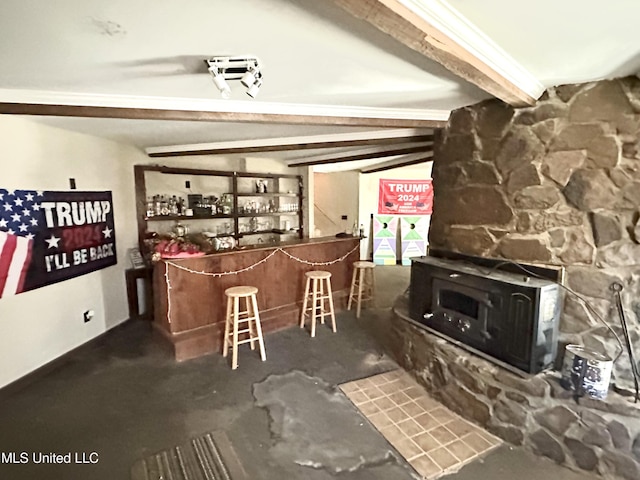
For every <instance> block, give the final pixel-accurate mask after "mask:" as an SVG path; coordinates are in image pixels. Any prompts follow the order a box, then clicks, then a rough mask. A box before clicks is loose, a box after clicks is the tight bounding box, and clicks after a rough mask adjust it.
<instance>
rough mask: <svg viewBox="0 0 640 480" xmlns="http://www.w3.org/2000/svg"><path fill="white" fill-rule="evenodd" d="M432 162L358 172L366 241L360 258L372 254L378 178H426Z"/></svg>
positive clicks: (360, 213) (399, 253)
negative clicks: (372, 218)
mask: <svg viewBox="0 0 640 480" xmlns="http://www.w3.org/2000/svg"><path fill="white" fill-rule="evenodd" d="M432 166H433V162H427V163H421V164H418V165H412V166H409V167H402V168H394V169H392V170H386V171H383V172H376V173H362V174H360V181H359V183H360V195H359V205H360V208H359V217H360V220H359V221H360V223H363V224H364V227H365V235H366V237H367V241H366V242H362V245H361V249H360V258H371V257H372V255H373V250H372V249H373V238H372V236H371V231H370V230H371V215H372V214H374V215H375V214H376V213H377V211H378V186H379V183H380V179H391V180H406V179H410V180H428V179H430V178H431V167H432ZM397 252H398V255H397V259H398V260H399V259H400V258H401V254H402V252H401V250H400V248H398V250H397Z"/></svg>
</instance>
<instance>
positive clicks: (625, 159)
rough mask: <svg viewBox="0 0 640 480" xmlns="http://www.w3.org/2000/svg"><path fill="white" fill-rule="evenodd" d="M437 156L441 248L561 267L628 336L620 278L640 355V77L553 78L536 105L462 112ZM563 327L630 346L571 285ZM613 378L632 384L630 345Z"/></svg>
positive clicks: (611, 350) (436, 238) (593, 343)
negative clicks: (557, 83)
mask: <svg viewBox="0 0 640 480" xmlns="http://www.w3.org/2000/svg"><path fill="white" fill-rule="evenodd" d="M434 160H435V161H434V167H433V181H434V192H435V199H434V213H433V216H432V219H431V228H430V234H429V242H430V245H431V246H432V247H435V248H441V249H446V250H452V251H457V252H462V253H466V254H471V255H478V256H485V257H493V258H506V259H511V260H515V261H520V262H525V263H533V264H551V265H563V266H565V267H566V284H567V286H568V287H570V288H571V289H573V290H574V291H576V292H577V293H578V294H580V295H581V296H582V297H583V298H585V299H586V300H587V301H588V302H589V304H591V305H592V306H593V307H594V309H595V311H596V312H597V313H598V314H599V315H600V316H601V317H602V319H604V320H605V321H606V322H608V323H609V324H610V325H611V326H612V328H613V329H614V330H615V331H616V332H617V333H618V335H619V336H620V337H621V338H622V331H621V327H620V321H619V319H618V315H617V313H616V310H615V305H614V303H613V296H612V292H611V291H610V285H611V284H612V283H613V282H620V283H621V284H622V285H623V286H624V290H623V293H622V295H623V299H624V307H625V312H626V314H627V319H628V322H629V325H630V330H631V332H630V333H631V340H632V342H633V343H634V345H636V351H637V352H638V353H637V357H640V79H638V78H636V77H629V78H625V79H619V80H613V81H602V82H595V83H588V84H582V85H566V86H561V87H557V88H553V89H550V90H549V91H547V92H546V93H545V94H544V96H543V97H542V98H541V99H540V100H539V101H538V103H537V104H536V105H535V106H534V107H531V108H520V109H513V108H511V107H510V106H507V105H505V104H504V103H502V102H500V101H498V100H492V101H487V102H483V103H481V104H479V105H475V106H472V107H467V108H463V109H460V110H457V111H455V112H453V114H452V116H451V118H450V121H449V125H448V128H446V129H445V130H444V131H443V133H442V134H441V135H440V137H439V139H438V140H437V142H436V148H435V155H434ZM560 330H561V340H562V341H564V342H567V343H578V344H582V345H585V346H586V347H588V348H592V349H595V350H598V351H605V352H607V353H608V354H609V355H610V356H612V357H613V356H615V355H616V354H617V353H618V352H619V351H620V348H619V347H618V343H617V341H616V340H615V337H614V336H613V335H612V334H611V332H610V331H609V330H608V329H607V328H606V327H605V326H604V325H603V323H602V322H601V321H600V320H599V319H598V318H597V316H594V315H590V314H589V313H588V312H587V310H586V308H585V305H584V303H583V302H582V301H580V300H577V299H576V297H574V296H572V295H566V296H565V306H564V312H563V315H562V318H561V325H560ZM637 359H638V358H637ZM614 382H615V385H616V386H617V387H618V388H622V389H627V390H629V389H630V388H631V386H632V385H633V384H632V375H631V372H630V363H629V361H628V357H627V354H626V352H623V353H622V355H621V357H620V358H619V360H618V361H617V362H616V363H615V366H614Z"/></svg>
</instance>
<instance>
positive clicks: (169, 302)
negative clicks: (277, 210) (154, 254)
mask: <svg viewBox="0 0 640 480" xmlns="http://www.w3.org/2000/svg"><path fill="white" fill-rule="evenodd" d="M359 248H360V245H356V246H355V247H353V248H352V249H351V250H349V251H348V252H347V253H345V254H344V255H342V256H341V257H339V258H336V259H335V260H331V261H328V262H310V261H308V260H303V259H302V258H299V257H296V256H295V255H291V254H290V253H288V252H286V251H285V250H283V249H282V248H280V247H278V248H276V249H275V250H274V251H273V252H271V253H270V254H269V255H267V256H266V257H264V258H263V259H262V260H260V261H258V262H256V263H254V264H253V265H249V266H248V267H245V268H241V269H240V270H234V271H230V272H217V273H214V272H205V271H203V270H200V271H198V270H192V269H190V268H187V267H184V266H182V265H179V264H177V263H174V262H169V261H166V262H165V268H166V269H165V272H164V277H165V281H166V283H167V320H168V321H169V323H171V281H170V279H169V266H172V267H175V268H177V269H179V270H182V271H185V272H188V273H193V274H195V275H204V276H207V277H214V278H220V277H224V276H227V275H238V274H239V273H244V272H248V271H249V270H253V269H254V268H256V267H257V266H258V265H261V264H263V263H265V262H266V261H267V260H269V259H270V258H271V257H273V256H274V255H275V254H276V253H278V252H282V253H284V254H285V255H286V256H287V257H289V258H291V259H292V260H295V261H296V262H300V263H303V264H305V265H312V266H326V265H333V264H335V263H338V262H342V261H344V259H346V258H347V257H348V256H349V255H351V254H352V253H353V252H355V251H356V250H358V249H359Z"/></svg>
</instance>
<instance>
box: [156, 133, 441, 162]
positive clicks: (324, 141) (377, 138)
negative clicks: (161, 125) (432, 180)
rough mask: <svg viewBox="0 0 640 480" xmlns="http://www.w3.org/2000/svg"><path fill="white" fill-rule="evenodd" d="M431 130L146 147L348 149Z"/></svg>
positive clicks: (174, 150) (420, 138)
mask: <svg viewBox="0 0 640 480" xmlns="http://www.w3.org/2000/svg"><path fill="white" fill-rule="evenodd" d="M424 132H432V131H431V130H426V131H423V130H408V131H404V130H388V131H375V132H359V133H342V134H340V133H339V134H332V135H314V136H304V137H284V138H274V139H256V140H251V141H249V140H246V141H244V140H243V141H232V142H218V143H196V144H193V145H173V146H167V147H149V148H147V149H146V152H147V155H148V156H150V157H176V156H183V155H229V154H236V153H239V154H246V153H261V152H286V151H291V150H313V149H323V148H350V147H360V146H367V145H376V146H378V145H402V144H415V143H418V142H430V141H433V134H432V133H424Z"/></svg>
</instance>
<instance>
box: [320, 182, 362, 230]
mask: <svg viewBox="0 0 640 480" xmlns="http://www.w3.org/2000/svg"><path fill="white" fill-rule="evenodd" d="M358 176H359V173H358V172H353V171H346V172H336V173H315V174H314V175H313V179H314V180H313V181H314V190H313V192H314V193H313V199H314V209H313V210H314V214H313V215H314V222H315V225H314V227H315V230H316V232H317V234H318V235H317V236H327V235H329V236H330V235H335V234H336V233H338V232H344V231H345V230H347V229H349V230H351V229H352V226H353V223H354V222H357V221H358V188H359V187H358ZM342 215H347V220H346V221H345V220H342V219H341V216H342Z"/></svg>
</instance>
